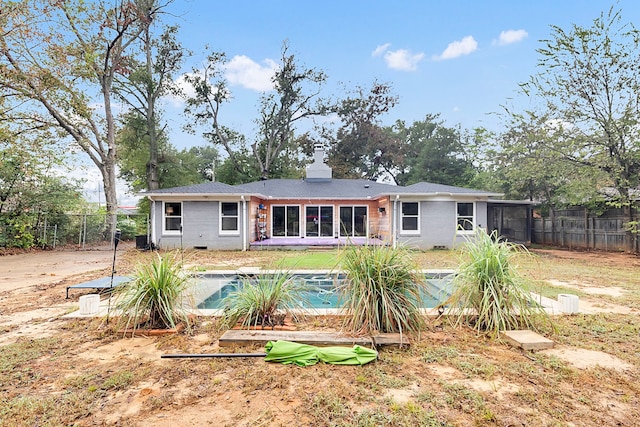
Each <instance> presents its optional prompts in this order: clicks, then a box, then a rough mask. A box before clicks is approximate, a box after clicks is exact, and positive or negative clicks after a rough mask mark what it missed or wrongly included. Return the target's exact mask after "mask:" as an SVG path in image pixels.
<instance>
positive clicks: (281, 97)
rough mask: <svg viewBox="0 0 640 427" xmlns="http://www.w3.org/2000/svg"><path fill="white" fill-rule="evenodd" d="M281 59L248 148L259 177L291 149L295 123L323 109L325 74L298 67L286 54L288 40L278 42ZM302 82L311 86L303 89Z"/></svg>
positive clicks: (294, 59)
mask: <svg viewBox="0 0 640 427" xmlns="http://www.w3.org/2000/svg"><path fill="white" fill-rule="evenodd" d="M281 61H282V63H281V65H280V68H279V69H278V70H276V73H275V75H274V77H273V84H274V89H275V92H274V93H266V94H264V95H263V96H262V99H261V105H262V108H261V111H260V118H259V119H258V125H259V126H260V137H259V138H260V140H259V141H256V142H254V143H253V144H251V150H252V152H253V155H254V156H255V158H256V160H257V161H258V165H259V168H260V171H261V179H268V178H269V176H270V172H271V169H272V167H273V165H274V163H275V162H276V160H277V159H278V158H279V157H280V156H281V155H282V153H283V151H285V150H287V149H291V147H290V143H291V142H292V141H293V138H294V130H295V129H294V127H295V124H296V123H297V122H299V121H301V120H302V119H305V118H308V117H313V116H317V115H321V114H324V113H325V112H326V111H327V108H326V106H324V105H323V101H322V100H317V102H316V103H315V104H313V102H314V101H316V98H317V97H318V95H319V94H320V90H321V87H322V85H323V84H324V82H325V80H326V75H325V74H324V73H323V72H322V71H318V70H315V69H313V68H306V69H305V68H302V69H301V68H300V66H299V64H298V63H297V62H296V57H295V55H293V54H289V44H288V43H287V42H286V41H285V42H284V43H283V45H282V60H281ZM305 85H311V86H312V87H311V88H310V89H309V91H308V92H305V89H306V87H305Z"/></svg>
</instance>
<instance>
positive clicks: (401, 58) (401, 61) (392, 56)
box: [384, 49, 424, 71]
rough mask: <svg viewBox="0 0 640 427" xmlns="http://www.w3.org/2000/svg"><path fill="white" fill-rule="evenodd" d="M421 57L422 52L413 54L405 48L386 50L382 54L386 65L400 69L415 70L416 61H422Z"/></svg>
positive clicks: (416, 66) (422, 56)
mask: <svg viewBox="0 0 640 427" xmlns="http://www.w3.org/2000/svg"><path fill="white" fill-rule="evenodd" d="M423 58H424V53H416V54H414V53H411V52H410V51H408V50H406V49H398V50H395V51H387V52H386V53H385V54H384V60H385V62H386V63H387V66H388V67H389V68H392V69H394V70H400V71H415V70H416V69H417V68H418V62H420V61H422V59H423Z"/></svg>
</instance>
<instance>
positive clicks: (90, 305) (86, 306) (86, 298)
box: [80, 294, 100, 315]
mask: <svg viewBox="0 0 640 427" xmlns="http://www.w3.org/2000/svg"><path fill="white" fill-rule="evenodd" d="M98 310H100V295H98V294H89V295H83V296H81V297H80V314H82V315H91V314H96V313H97V312H98Z"/></svg>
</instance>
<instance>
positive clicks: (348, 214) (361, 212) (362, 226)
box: [340, 206, 367, 237]
mask: <svg viewBox="0 0 640 427" xmlns="http://www.w3.org/2000/svg"><path fill="white" fill-rule="evenodd" d="M366 235H367V207H366V206H340V236H343V237H363V236H366Z"/></svg>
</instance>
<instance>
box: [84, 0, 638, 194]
mask: <svg viewBox="0 0 640 427" xmlns="http://www.w3.org/2000/svg"><path fill="white" fill-rule="evenodd" d="M612 5H615V6H616V7H617V8H620V9H622V15H623V19H624V21H626V22H629V21H631V22H634V21H635V22H634V23H635V24H636V25H638V26H640V22H637V21H638V20H640V2H638V1H637V0H620V1H613V0H609V1H595V0H591V1H589V0H583V1H579V0H553V1H552V0H535V1H531V0H530V1H518V0H509V1H507V0H504V1H498V0H484V1H483V0H475V1H472V0H449V1H427V0H424V1H398V2H391V1H388V0H386V1H381V0H370V1H363V0H352V1H349V0H342V1H335V0H325V1H323V2H315V3H307V2H303V1H289V0H269V1H266V0H265V1H257V0H256V1H249V0H236V1H209V0H175V1H174V2H173V3H171V4H170V5H169V6H168V8H167V9H166V11H167V12H168V14H167V15H166V16H164V17H163V21H164V22H165V23H170V24H177V25H179V26H180V31H179V39H180V41H181V42H182V44H183V46H184V47H185V48H186V49H189V50H191V51H192V52H193V56H191V57H190V58H187V60H186V62H185V64H184V72H189V71H191V70H192V69H193V68H196V69H197V68H198V67H201V66H202V61H203V58H204V48H205V46H206V45H209V46H210V47H211V48H212V49H213V50H216V51H221V52H225V53H226V55H227V57H228V58H229V60H230V63H229V67H228V69H227V77H228V79H229V83H230V89H231V92H232V97H233V99H232V100H231V102H230V103H228V104H226V105H225V106H224V108H223V110H222V112H221V115H220V121H221V123H222V124H224V125H226V126H229V127H231V128H233V129H235V130H237V131H239V132H241V133H243V134H245V136H247V138H248V140H249V141H252V140H253V136H254V133H255V124H254V120H255V119H256V117H258V101H259V97H260V95H261V93H263V92H262V91H264V90H268V89H269V78H270V76H271V75H272V73H273V68H274V67H275V66H277V62H278V61H279V58H280V56H281V47H282V42H283V41H284V40H285V39H286V40H288V41H289V46H290V52H291V53H294V54H295V55H296V57H297V58H298V61H299V63H300V64H303V65H304V66H306V67H313V68H317V69H320V70H323V71H324V72H325V73H326V74H327V75H328V82H327V86H326V87H325V89H324V92H323V95H325V96H334V97H338V96H340V95H342V91H343V87H345V86H346V87H355V86H357V85H359V86H362V87H365V88H367V87H369V86H370V84H371V83H372V82H373V81H374V80H376V79H377V80H378V81H381V82H386V83H389V84H390V85H391V86H392V88H393V91H394V93H396V94H397V95H398V97H399V103H398V105H397V106H396V107H395V108H394V109H393V110H392V111H391V112H390V114H388V115H387V116H385V117H384V118H383V120H384V122H383V124H385V125H390V124H392V123H393V122H395V120H397V119H402V120H405V121H406V122H407V123H408V124H410V123H412V122H413V121H415V120H421V119H423V118H424V117H425V116H426V115H427V114H431V113H439V114H440V115H441V118H442V119H443V120H444V121H445V123H446V124H447V125H448V126H457V125H460V126H462V127H463V128H465V129H472V128H475V127H479V126H483V127H486V128H488V129H490V130H493V131H496V132H499V131H500V130H501V125H500V120H499V118H498V117H497V116H496V115H495V114H492V113H495V112H499V111H501V105H504V104H505V103H507V102H510V104H511V105H513V106H515V107H517V108H520V109H524V108H526V107H527V105H526V100H525V99H524V98H522V97H519V96H518V93H517V92H518V84H519V83H521V82H524V81H526V80H527V79H528V78H529V76H531V75H532V74H534V73H536V72H537V67H536V64H537V61H538V59H539V56H538V54H537V53H536V49H537V48H540V47H542V46H543V45H542V44H541V43H540V40H542V39H545V38H548V37H550V35H551V28H550V26H551V25H556V26H559V27H561V28H563V29H569V28H570V27H571V25H572V24H577V25H580V26H590V25H591V24H592V23H593V20H594V19H596V18H597V17H599V16H600V14H601V13H602V12H604V13H606V12H608V11H609V9H610V8H611V6H612ZM510 99H511V101H509V100H510ZM182 109H183V106H182V105H180V104H179V103H177V102H176V101H175V100H173V101H171V102H169V101H168V102H167V103H166V105H165V119H167V121H168V124H169V127H170V129H171V142H172V143H173V144H174V145H175V146H176V147H178V148H188V147H191V146H196V145H205V144H207V142H206V141H205V140H204V139H203V138H201V137H200V136H193V135H189V134H187V133H185V132H184V131H183V130H182V126H183V125H184V123H185V120H186V119H185V117H184V115H183V114H182ZM88 176H90V177H91V178H90V179H89V183H88V184H89V185H88V187H93V188H92V189H88V190H87V192H86V194H87V196H88V197H89V198H90V199H95V195H96V194H99V192H100V190H99V187H100V186H101V185H100V184H99V182H100V177H99V175H98V174H97V171H96V173H95V174H92V173H89V174H88ZM124 190H125V187H124V185H123V184H122V183H120V185H119V190H118V197H119V200H120V201H121V204H125V205H127V204H128V205H130V204H135V200H136V198H135V197H132V196H131V195H129V194H126V192H125V191H124Z"/></svg>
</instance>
